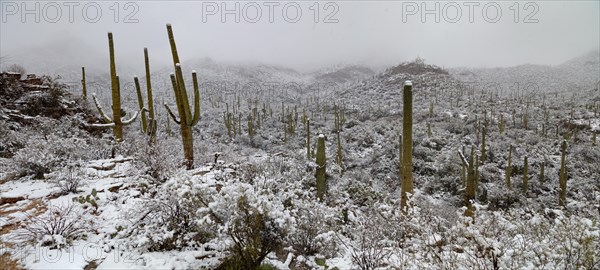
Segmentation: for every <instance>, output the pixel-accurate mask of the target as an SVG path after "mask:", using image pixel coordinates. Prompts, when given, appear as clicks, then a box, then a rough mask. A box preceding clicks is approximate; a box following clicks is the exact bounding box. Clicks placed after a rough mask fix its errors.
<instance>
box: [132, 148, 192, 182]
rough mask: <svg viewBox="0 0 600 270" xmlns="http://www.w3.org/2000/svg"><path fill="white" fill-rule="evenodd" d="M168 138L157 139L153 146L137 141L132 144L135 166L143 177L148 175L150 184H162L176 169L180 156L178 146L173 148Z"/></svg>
mask: <svg viewBox="0 0 600 270" xmlns="http://www.w3.org/2000/svg"><path fill="white" fill-rule="evenodd" d="M173 143H174V141H173V140H170V139H169V138H159V139H158V140H157V142H156V143H155V144H149V143H148V142H147V141H143V140H139V141H136V142H135V143H134V145H135V148H136V149H137V151H136V152H135V153H134V157H135V165H136V167H137V168H138V170H140V173H141V174H143V175H148V176H150V178H151V179H152V180H153V181H152V182H157V183H163V182H165V181H166V180H167V179H168V177H169V176H171V175H172V174H173V172H174V171H175V170H176V168H177V164H178V163H179V159H178V158H177V157H179V156H181V155H180V154H179V152H178V151H180V147H179V145H177V146H174V145H173Z"/></svg>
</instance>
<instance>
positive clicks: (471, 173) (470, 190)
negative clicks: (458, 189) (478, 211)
mask: <svg viewBox="0 0 600 270" xmlns="http://www.w3.org/2000/svg"><path fill="white" fill-rule="evenodd" d="M458 154H459V156H460V160H461V162H462V164H463V166H464V167H465V168H467V187H466V190H465V206H467V210H466V211H465V216H468V217H473V216H474V215H475V208H474V207H473V203H472V201H473V200H474V199H475V185H476V183H475V182H476V181H477V172H476V166H475V160H476V159H477V158H476V157H475V148H474V146H471V155H470V156H469V160H468V161H467V159H466V158H465V156H464V154H463V153H462V152H460V151H459V152H458Z"/></svg>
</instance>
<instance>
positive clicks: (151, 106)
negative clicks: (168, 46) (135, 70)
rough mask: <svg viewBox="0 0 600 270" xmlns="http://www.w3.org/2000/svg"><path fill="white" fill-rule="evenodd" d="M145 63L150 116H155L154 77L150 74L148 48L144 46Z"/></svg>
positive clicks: (152, 117)
mask: <svg viewBox="0 0 600 270" xmlns="http://www.w3.org/2000/svg"><path fill="white" fill-rule="evenodd" d="M144 63H145V66H146V91H147V93H148V116H149V117H150V119H155V118H154V99H153V96H152V78H151V76H150V60H149V57H148V48H144Z"/></svg>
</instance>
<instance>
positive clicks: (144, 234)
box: [134, 172, 221, 251]
mask: <svg viewBox="0 0 600 270" xmlns="http://www.w3.org/2000/svg"><path fill="white" fill-rule="evenodd" d="M209 191H210V190H208V189H202V188H201V187H199V186H197V185H194V184H193V181H192V177H191V176H190V175H188V174H187V173H186V172H178V173H177V174H176V175H175V176H174V177H172V178H171V179H169V180H168V181H167V182H165V183H164V184H162V185H161V186H159V187H158V190H156V191H155V192H149V193H148V195H149V196H155V197H151V198H148V199H147V200H146V201H145V203H143V205H142V206H140V209H138V212H139V213H140V214H141V215H142V216H141V217H140V218H139V222H138V226H136V227H137V228H136V229H135V231H136V234H137V235H136V237H134V241H135V243H136V245H138V246H140V247H141V248H143V249H146V250H149V251H167V250H181V249H184V248H187V247H196V246H198V245H200V244H203V243H206V242H208V241H209V240H210V239H212V238H213V237H214V236H215V233H216V227H215V221H216V222H220V221H221V220H220V219H219V218H218V217H216V216H214V215H211V214H212V212H211V211H210V210H209V209H208V204H209V203H210V202H211V194H210V193H209Z"/></svg>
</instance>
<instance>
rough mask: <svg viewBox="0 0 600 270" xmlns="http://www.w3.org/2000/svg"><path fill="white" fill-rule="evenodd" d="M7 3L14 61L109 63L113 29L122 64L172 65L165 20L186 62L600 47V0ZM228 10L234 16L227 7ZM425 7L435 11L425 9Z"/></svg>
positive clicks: (323, 63) (523, 56)
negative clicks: (147, 55)
mask: <svg viewBox="0 0 600 270" xmlns="http://www.w3.org/2000/svg"><path fill="white" fill-rule="evenodd" d="M0 3H1V8H2V21H1V29H0V30H1V31H0V32H1V33H0V37H1V39H0V40H1V41H0V46H1V47H0V54H1V55H2V56H9V57H10V60H11V61H12V62H19V61H20V60H21V59H25V58H28V59H31V58H35V59H40V61H46V62H48V61H49V62H51V64H54V63H56V65H69V64H73V65H77V66H81V65H86V66H90V65H91V66H93V65H99V66H102V67H104V66H105V65H107V63H106V61H107V58H108V49H107V37H106V33H107V32H108V31H112V32H113V33H114V38H115V46H116V51H117V61H118V63H117V64H122V65H125V64H131V65H134V66H136V67H137V66H140V67H143V62H142V61H143V50H142V48H143V47H148V48H149V50H150V56H151V59H152V61H153V62H155V63H168V61H170V52H169V45H168V40H167V34H166V29H165V23H167V22H171V23H172V24H173V28H174V31H175V38H176V41H177V45H178V49H179V53H180V57H181V58H182V59H193V58H198V57H211V58H213V59H215V60H217V61H251V62H263V63H267V64H276V65H281V66H286V67H291V68H295V69H297V70H300V71H310V70H314V69H319V68H322V67H327V66H332V65H335V64H366V65H370V66H376V67H383V66H389V65H393V64H397V63H399V62H401V61H405V60H410V59H414V58H415V57H416V56H417V55H418V56H420V57H422V58H425V59H426V61H427V62H428V63H432V64H437V65H440V66H445V67H456V66H472V67H493V66H513V65H519V64H525V63H534V64H548V65H555V64H560V63H562V62H564V61H566V60H568V59H570V58H573V57H576V56H578V55H581V54H584V53H587V52H590V51H592V50H597V49H598V48H599V46H600V45H599V44H600V36H599V35H600V20H599V17H600V16H599V13H600V5H599V1H537V2H522V1H520V2H518V4H515V3H516V2H515V1H508V2H492V4H488V5H487V6H486V3H488V2H483V1H482V2H443V1H440V2H435V1H428V2H419V1H415V2H399V1H398V2H397V1H344V2H329V4H327V3H328V2H318V4H316V3H317V2H316V1H296V2H290V1H287V2H260V1H255V2H250V1H227V2H220V1H215V2H201V1H141V2H118V3H117V2H115V1H97V2H91V1H90V2H79V3H76V2H49V1H28V2H26V3H25V4H24V3H23V2H20V1H6V0H0ZM86 3H91V4H88V5H87V6H84V5H85V4H86ZM115 3H117V4H115ZM126 3H130V4H126ZM527 3H529V4H527ZM36 4H37V5H39V6H38V8H37V12H38V16H39V22H36V14H28V13H26V12H24V8H26V9H29V10H34V13H35V12H36V11H35V10H36ZM236 4H237V5H239V9H238V10H237V12H236V11H235V9H236ZM436 4H437V5H439V9H437V12H436V11H435V10H436ZM24 5H26V6H24ZM484 7H485V8H484ZM223 8H226V9H229V10H233V12H232V13H231V14H224V13H223ZM424 8H425V9H428V10H434V11H433V13H431V14H428V15H427V14H425V13H424V12H423V9H424ZM57 10H60V13H61V14H60V15H61V16H60V17H59V16H57ZM70 10H72V11H73V14H69V13H70V12H69V11H70ZM98 10H99V11H101V13H102V14H101V15H98V14H96V11H98ZM116 10H118V11H119V12H116ZM257 10H260V13H261V14H260V16H257ZM298 10H299V11H300V12H301V15H300V16H297V11H298ZM317 10H318V13H317V12H316V11H317ZM459 10H460V16H457V11H459ZM271 11H272V14H271ZM498 11H499V12H500V13H501V14H500V16H498ZM517 11H518V12H517ZM236 13H237V15H238V16H239V22H236ZM435 13H437V14H438V16H439V22H436V18H435V17H436V15H435ZM97 15H98V16H97ZM222 15H224V16H225V17H224V19H225V20H224V21H223V20H222V19H223V18H222ZM70 20H72V22H71V21H70ZM126 21H128V22H126ZM136 21H137V22H136ZM23 61H25V60H23ZM134 63H135V64H134ZM28 68H29V69H31V68H32V67H28Z"/></svg>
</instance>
